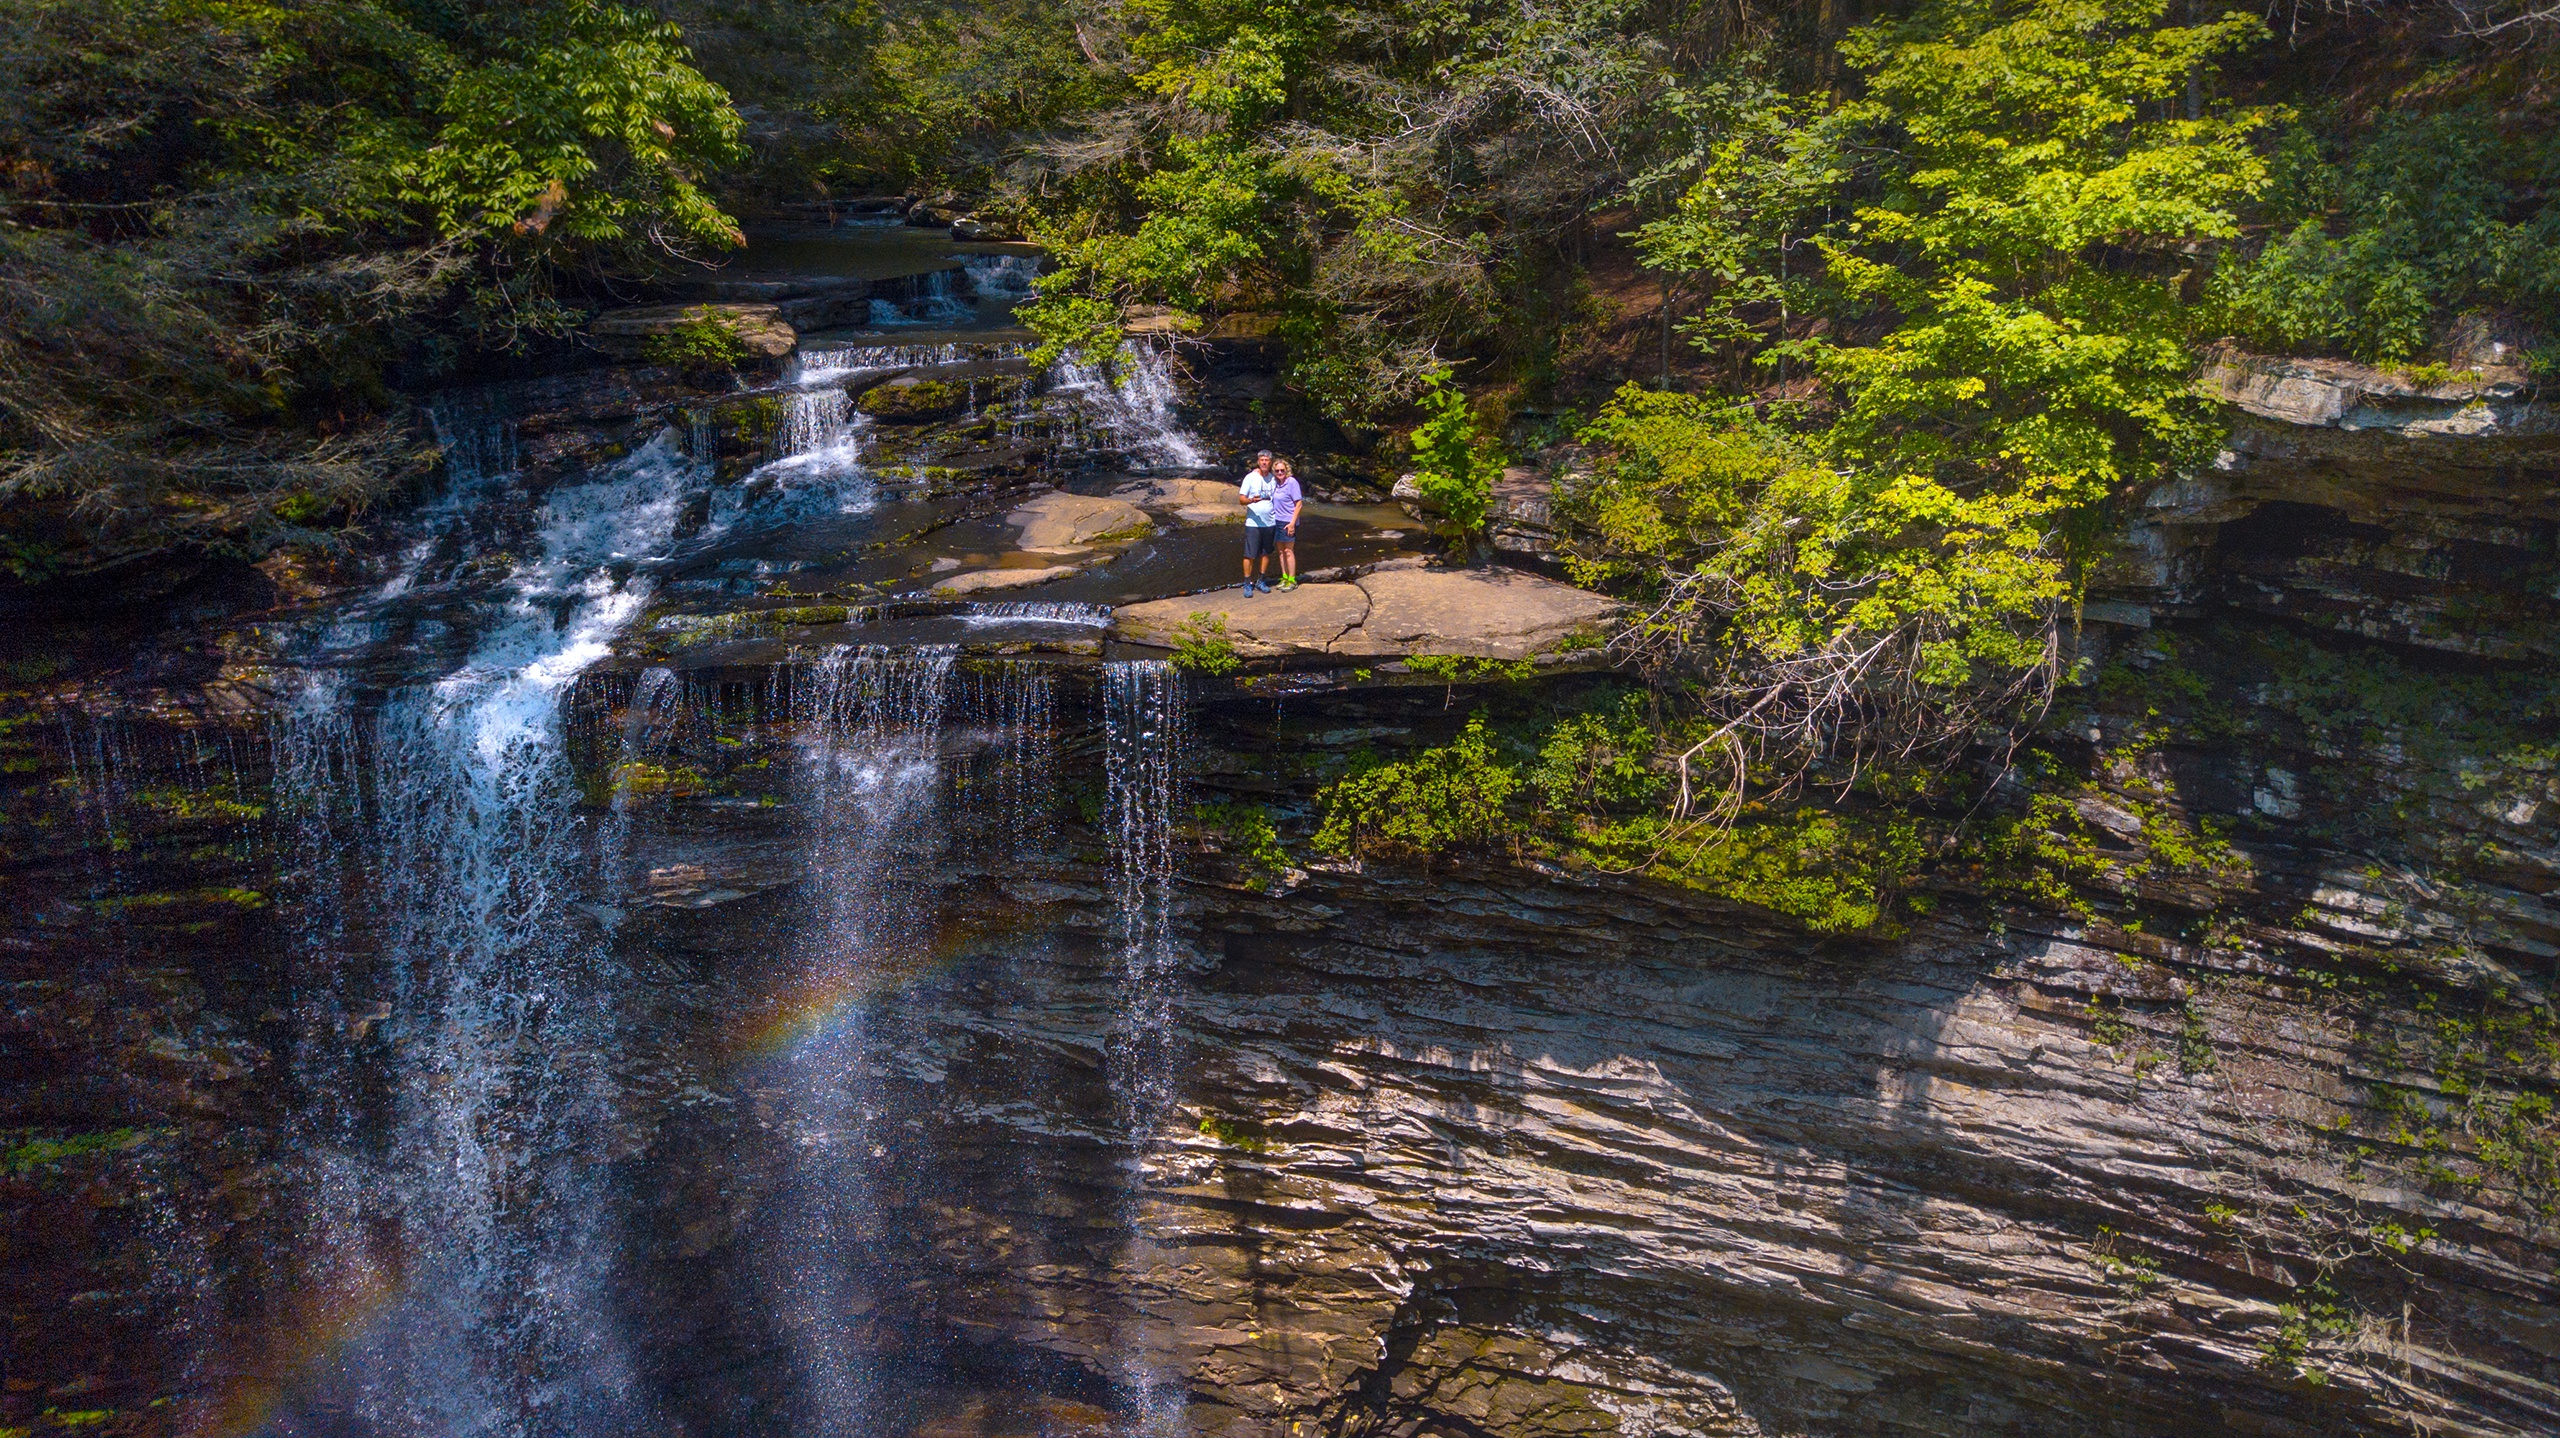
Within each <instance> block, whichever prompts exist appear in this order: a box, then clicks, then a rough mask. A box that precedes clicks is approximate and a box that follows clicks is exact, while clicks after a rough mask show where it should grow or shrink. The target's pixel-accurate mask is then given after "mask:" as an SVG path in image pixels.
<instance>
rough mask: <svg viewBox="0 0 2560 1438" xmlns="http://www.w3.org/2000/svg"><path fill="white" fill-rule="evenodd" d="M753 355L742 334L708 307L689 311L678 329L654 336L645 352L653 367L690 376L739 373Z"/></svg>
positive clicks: (643, 354) (644, 346) (643, 351)
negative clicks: (708, 373) (664, 367)
mask: <svg viewBox="0 0 2560 1438" xmlns="http://www.w3.org/2000/svg"><path fill="white" fill-rule="evenodd" d="M753 355H754V351H752V350H750V349H748V348H747V342H746V341H745V340H742V339H740V338H738V332H737V331H736V330H735V329H732V328H731V327H730V326H729V324H728V322H727V321H725V320H723V319H722V318H721V317H720V315H719V314H718V312H716V311H714V310H711V309H709V308H707V307H705V308H697V309H694V310H691V311H688V312H687V313H686V315H685V318H684V320H683V321H682V322H681V323H679V324H677V325H676V326H675V327H674V328H672V329H669V330H667V331H666V332H665V333H663V334H655V335H651V336H650V337H649V338H648V340H647V342H646V343H645V344H644V345H643V347H642V350H641V357H642V358H644V359H646V360H648V361H649V363H651V364H654V365H664V366H666V367H667V368H669V369H674V370H683V371H686V372H687V373H699V372H704V371H711V370H730V369H736V368H737V367H738V366H740V365H742V364H745V363H746V362H747V361H748V359H750V358H752V357H753Z"/></svg>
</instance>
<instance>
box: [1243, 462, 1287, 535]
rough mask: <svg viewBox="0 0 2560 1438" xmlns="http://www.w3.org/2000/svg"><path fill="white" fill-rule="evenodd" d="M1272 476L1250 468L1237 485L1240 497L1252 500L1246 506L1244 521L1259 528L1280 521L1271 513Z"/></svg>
mask: <svg viewBox="0 0 2560 1438" xmlns="http://www.w3.org/2000/svg"><path fill="white" fill-rule="evenodd" d="M1271 489H1272V484H1271V476H1269V475H1267V474H1264V473H1263V472H1262V471H1261V470H1258V469H1248V470H1246V471H1245V472H1244V479H1243V480H1242V481H1241V482H1239V483H1238V484H1237V485H1236V494H1237V495H1238V497H1240V498H1243V499H1247V500H1250V501H1252V502H1251V503H1249V504H1247V505H1246V506H1245V507H1244V522H1245V523H1246V524H1249V525H1252V526H1254V527H1255V528H1258V529H1268V528H1270V527H1271V526H1272V525H1274V524H1277V523H1279V521H1278V520H1277V519H1274V518H1272V515H1271Z"/></svg>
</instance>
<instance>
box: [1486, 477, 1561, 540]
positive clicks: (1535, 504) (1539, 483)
mask: <svg viewBox="0 0 2560 1438" xmlns="http://www.w3.org/2000/svg"><path fill="white" fill-rule="evenodd" d="M1484 525H1485V537H1486V538H1487V539H1489V540H1491V541H1492V542H1493V547H1494V548H1495V549H1497V550H1499V551H1501V552H1502V553H1505V554H1518V555H1522V556H1525V557H1527V558H1531V559H1552V558H1554V557H1555V545H1556V536H1555V490H1554V486H1553V485H1552V484H1551V483H1550V482H1549V481H1548V480H1547V478H1546V476H1544V475H1542V474H1540V473H1538V472H1537V471H1536V470H1534V469H1521V468H1516V467H1515V468H1511V469H1506V470H1504V471H1503V472H1502V478H1500V479H1498V480H1496V481H1494V485H1493V493H1492V495H1491V496H1490V497H1489V498H1488V499H1487V501H1486V503H1485V507H1484Z"/></svg>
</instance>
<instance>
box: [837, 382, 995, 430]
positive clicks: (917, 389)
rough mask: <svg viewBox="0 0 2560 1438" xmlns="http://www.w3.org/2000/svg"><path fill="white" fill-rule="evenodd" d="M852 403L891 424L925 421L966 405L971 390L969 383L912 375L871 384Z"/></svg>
mask: <svg viewBox="0 0 2560 1438" xmlns="http://www.w3.org/2000/svg"><path fill="white" fill-rule="evenodd" d="M853 407H854V408H855V409H857V410H860V411H861V412H862V413H864V414H867V415H869V416H871V417H872V418H873V419H876V420H881V421H883V422H885V423H888V424H924V423H927V422H929V421H932V420H937V419H949V418H950V417H951V416H953V415H955V414H958V413H960V412H961V411H962V410H965V409H967V408H968V407H969V390H968V387H967V386H966V385H957V384H951V383H949V382H947V381H944V380H934V379H918V378H916V377H914V376H909V377H907V378H905V379H894V380H891V381H889V382H888V383H887V384H883V385H874V386H872V387H871V388H870V389H867V390H865V391H863V393H862V397H861V398H860V399H857V400H855V401H854V402H853Z"/></svg>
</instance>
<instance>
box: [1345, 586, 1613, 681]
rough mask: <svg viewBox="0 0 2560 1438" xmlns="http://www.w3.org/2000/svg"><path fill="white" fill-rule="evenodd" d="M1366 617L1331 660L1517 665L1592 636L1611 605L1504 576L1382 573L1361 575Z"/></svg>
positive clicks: (1579, 591) (1598, 597) (1594, 597)
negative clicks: (1395, 658)
mask: <svg viewBox="0 0 2560 1438" xmlns="http://www.w3.org/2000/svg"><path fill="white" fill-rule="evenodd" d="M1360 588H1361V589H1362V590H1363V591H1364V592H1365V593H1367V595H1368V596H1369V614H1368V618H1367V619H1366V620H1364V621H1363V622H1362V624H1361V627H1360V628H1359V630H1358V631H1356V632H1354V633H1351V634H1346V635H1344V636H1343V638H1342V639H1341V640H1340V641H1337V642H1336V643H1335V645H1334V652H1335V653H1337V654H1362V653H1367V654H1469V655H1474V656H1477V657H1479V658H1485V659H1525V658H1527V657H1529V656H1530V655H1533V654H1540V653H1544V652H1547V651H1549V650H1552V649H1554V648H1556V647H1557V646H1559V645H1561V644H1563V643H1564V641H1565V640H1567V639H1569V638H1571V637H1573V636H1575V635H1577V634H1587V635H1597V634H1599V633H1600V632H1602V630H1603V629H1604V628H1605V627H1606V625H1607V623H1608V621H1609V620H1610V618H1611V617H1612V616H1613V615H1615V614H1616V613H1617V612H1618V605H1617V602H1616V601H1614V600H1611V599H1608V598H1606V597H1604V596H1601V595H1598V594H1593V593H1592V592H1590V591H1589V590H1587V589H1576V588H1574V587H1573V586H1572V585H1570V584H1558V583H1557V582H1555V581H1554V580H1552V579H1541V578H1539V577H1538V576H1536V575H1534V574H1522V573H1520V572H1519V571H1517V570H1511V569H1386V570H1380V571H1378V572H1376V573H1372V574H1368V575H1364V576H1362V578H1361V579H1360Z"/></svg>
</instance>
